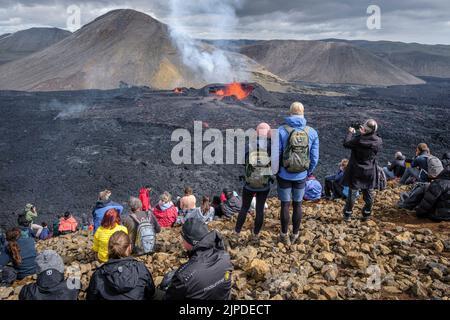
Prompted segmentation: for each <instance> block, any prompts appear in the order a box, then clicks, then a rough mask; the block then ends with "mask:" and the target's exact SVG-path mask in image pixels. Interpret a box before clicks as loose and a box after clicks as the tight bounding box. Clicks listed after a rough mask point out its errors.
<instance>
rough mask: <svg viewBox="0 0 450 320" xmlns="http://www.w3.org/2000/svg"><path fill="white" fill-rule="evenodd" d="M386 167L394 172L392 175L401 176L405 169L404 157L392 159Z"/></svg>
mask: <svg viewBox="0 0 450 320" xmlns="http://www.w3.org/2000/svg"><path fill="white" fill-rule="evenodd" d="M388 169H389V170H390V171H392V172H394V175H395V176H396V177H398V178H401V177H402V176H403V174H404V173H405V170H406V164H405V157H403V159H394V161H392V163H391V165H390V166H388Z"/></svg>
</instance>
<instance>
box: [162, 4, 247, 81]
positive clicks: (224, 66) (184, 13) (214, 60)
mask: <svg viewBox="0 0 450 320" xmlns="http://www.w3.org/2000/svg"><path fill="white" fill-rule="evenodd" d="M242 1H244V0H195V1H187V0H169V4H170V10H171V12H170V16H169V18H170V20H171V23H170V35H171V37H172V39H173V41H174V42H175V44H176V46H177V47H178V49H179V50H180V51H181V54H182V58H183V63H184V64H185V65H187V66H188V67H189V68H191V69H192V70H193V71H194V72H195V73H196V74H198V75H199V76H200V77H201V78H202V79H203V80H204V81H206V82H208V83H212V82H232V81H234V80H236V81H245V80H247V79H246V76H245V74H244V73H243V72H241V71H240V70H237V69H238V68H233V64H234V65H239V63H235V62H234V61H230V56H231V55H229V54H227V53H225V52H224V51H222V50H219V49H217V48H213V49H211V48H210V47H208V48H205V47H204V46H202V44H201V43H200V42H199V41H196V40H195V39H193V38H191V37H190V36H189V30H188V29H189V27H188V24H187V23H186V19H191V20H190V23H192V22H193V19H203V20H202V25H204V24H208V25H209V26H208V27H206V29H207V30H208V31H214V33H215V35H216V38H217V39H224V38H226V37H227V36H226V35H227V34H228V33H229V32H233V30H234V29H235V27H236V26H237V21H238V19H237V16H236V9H237V8H238V7H239V6H240V5H241V4H242ZM194 23H195V22H194ZM236 62H237V61H236Z"/></svg>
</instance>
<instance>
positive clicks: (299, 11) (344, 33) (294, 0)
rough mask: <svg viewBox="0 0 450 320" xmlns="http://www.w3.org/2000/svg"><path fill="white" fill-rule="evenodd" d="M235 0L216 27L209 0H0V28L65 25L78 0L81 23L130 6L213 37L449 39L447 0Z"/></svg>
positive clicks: (0, 30) (3, 30)
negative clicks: (231, 19)
mask: <svg viewBox="0 0 450 320" xmlns="http://www.w3.org/2000/svg"><path fill="white" fill-rule="evenodd" d="M224 1H228V2H231V3H233V4H234V6H235V8H236V16H237V17H238V23H237V27H235V28H233V29H230V30H223V26H222V27H221V30H217V29H216V26H218V25H220V24H219V23H216V22H217V21H216V20H217V19H220V14H219V15H214V8H213V7H208V0H186V1H185V3H184V5H185V6H190V5H191V4H193V3H195V4H196V6H198V3H199V2H200V3H204V5H205V6H206V7H207V8H208V10H202V11H203V12H199V13H195V12H194V13H192V10H188V11H189V12H191V15H184V16H179V17H173V15H172V16H171V15H170V10H169V7H168V1H166V0H153V1H148V0H123V1H118V0H112V1H103V0H73V1H72V0H61V1H57V0H42V1H38V0H19V1H10V0H0V4H1V5H0V34H2V33H7V32H14V31H17V30H20V29H25V28H29V27H32V26H55V27H60V28H66V19H67V13H66V9H67V7H68V6H69V5H73V4H76V5H79V6H80V8H81V12H82V16H81V18H82V21H81V22H82V24H85V23H88V22H89V21H91V20H92V19H95V18H96V17H98V16H99V15H101V14H104V13H106V12H107V11H109V10H111V9H116V8H133V9H136V10H139V11H143V12H145V13H148V14H151V15H153V16H154V17H155V18H157V19H160V20H162V21H164V22H166V23H168V24H171V19H183V21H184V22H183V23H184V25H185V26H186V30H188V31H189V32H190V33H191V35H192V36H194V37H199V38H210V39H214V38H216V37H217V34H218V33H219V31H220V34H221V35H222V36H226V37H227V38H233V39H238V38H248V39H275V38H279V39H321V38H330V37H338V38H347V39H368V40H394V41H405V42H421V43H444V44H450V1H448V0H409V1H389V0H377V1H372V0H369V1H367V0H341V1H331V0H323V1H317V0H278V1H274V0H224ZM371 4H376V5H378V6H380V8H381V14H382V15H381V19H382V20H381V26H382V29H381V30H369V29H368V28H367V27H366V20H367V17H368V14H367V13H366V9H367V7H368V6H369V5H371Z"/></svg>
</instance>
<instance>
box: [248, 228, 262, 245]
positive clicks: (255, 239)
mask: <svg viewBox="0 0 450 320" xmlns="http://www.w3.org/2000/svg"><path fill="white" fill-rule="evenodd" d="M259 240H260V237H259V233H258V234H254V233H253V231H252V234H251V235H250V241H251V242H254V243H258V242H259Z"/></svg>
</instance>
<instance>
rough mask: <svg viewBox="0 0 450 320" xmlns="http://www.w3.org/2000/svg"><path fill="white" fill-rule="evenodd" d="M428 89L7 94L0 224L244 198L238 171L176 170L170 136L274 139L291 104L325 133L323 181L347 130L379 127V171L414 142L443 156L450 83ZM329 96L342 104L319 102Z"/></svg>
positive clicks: (2, 115)
mask: <svg viewBox="0 0 450 320" xmlns="http://www.w3.org/2000/svg"><path fill="white" fill-rule="evenodd" d="M427 81H428V84H426V85H418V86H397V87H389V88H363V87H355V86H347V87H342V86H333V87H324V86H320V87H317V88H316V89H317V92H318V93H317V94H302V93H269V92H267V91H265V90H264V88H262V87H259V86H256V87H255V90H254V91H253V92H252V94H251V95H250V96H249V97H248V98H247V99H245V100H243V101H239V100H236V99H234V98H230V97H225V98H221V97H217V96H215V95H214V94H211V93H210V92H209V91H208V88H204V89H201V90H193V89H192V90H189V89H183V90H181V91H182V92H181V93H175V92H173V91H155V90H152V89H149V88H125V89H117V90H111V91H97V90H91V91H70V92H69V91H66V92H34V93H30V92H13V91H3V92H0V123H1V125H0V225H2V226H7V225H10V224H11V223H13V222H14V221H15V219H16V215H17V213H18V212H20V211H21V210H23V207H24V206H25V204H26V203H28V202H31V203H34V204H35V205H36V206H37V208H38V210H39V212H40V217H39V219H38V221H37V222H42V221H46V222H48V223H49V222H51V220H52V219H53V217H54V216H55V215H56V214H61V213H62V212H64V211H65V210H71V211H72V212H73V213H74V214H75V215H77V216H80V215H81V214H83V213H87V214H89V213H90V212H91V210H92V206H93V205H94V203H95V201H96V196H97V193H98V191H100V190H102V189H104V188H109V189H111V190H112V192H113V195H112V198H113V200H115V201H117V202H120V203H123V204H125V203H126V201H127V199H128V197H129V196H130V195H137V193H138V189H139V188H140V187H141V186H143V185H144V184H150V185H151V186H152V187H153V190H154V191H153V193H152V195H151V200H152V204H154V203H156V202H157V198H158V196H159V194H160V193H161V192H163V191H165V190H167V191H169V192H171V193H172V194H173V195H174V196H176V195H181V193H182V190H183V188H184V187H185V186H186V185H189V186H192V187H193V189H194V190H195V194H196V195H197V196H198V197H201V196H202V195H203V194H208V195H211V196H212V195H216V194H218V193H219V192H220V191H221V190H222V188H223V187H225V186H229V187H233V188H234V189H235V190H237V191H238V192H240V190H241V186H242V183H241V182H240V181H239V176H240V175H242V174H243V166H242V165H206V164H202V165H184V164H182V165H175V164H173V162H172V160H171V151H172V148H173V147H174V146H175V145H176V144H177V143H178V142H172V141H171V135H172V132H173V131H174V130H175V129H179V128H185V129H188V130H189V131H191V132H192V131H193V127H194V120H197V121H203V123H204V127H209V128H217V129H220V130H222V131H225V130H226V129H238V128H241V129H244V130H246V129H249V128H252V127H255V126H256V125H257V124H258V123H260V122H263V121H264V122H267V123H269V124H270V125H271V126H272V127H273V128H276V127H277V126H279V125H280V124H281V123H282V122H283V118H284V117H285V116H286V115H287V111H288V108H289V105H290V104H291V103H292V102H293V101H296V100H299V101H302V102H303V103H304V105H305V108H306V111H305V116H306V118H307V120H308V124H309V125H310V126H312V127H314V128H316V129H317V130H318V132H319V136H320V163H319V166H318V168H317V171H316V172H315V175H316V176H318V177H320V178H321V179H322V178H323V177H324V176H325V175H327V174H330V173H333V172H334V171H335V170H336V167H337V163H338V161H339V160H340V159H341V158H344V157H347V156H348V155H349V153H348V151H347V150H345V149H343V147H342V140H343V138H344V136H345V133H346V130H347V128H348V127H349V125H350V124H352V123H354V122H358V121H363V120H365V119H367V118H375V119H376V120H378V122H379V124H380V136H381V137H382V138H383V139H384V149H383V152H382V153H381V154H380V161H379V162H380V164H381V165H385V163H386V162H387V161H388V160H390V159H391V157H392V155H393V154H394V152H395V151H397V150H401V151H402V152H404V153H405V154H406V155H407V156H410V157H412V156H413V152H414V148H415V145H417V144H418V143H419V142H427V143H428V144H429V145H430V148H431V150H432V152H433V153H434V154H435V155H437V156H441V155H442V154H443V153H444V152H445V151H449V150H450V122H449V118H450V80H437V79H427ZM323 90H330V91H334V92H338V93H342V94H345V95H344V96H330V95H321V94H320V92H322V91H323ZM206 145H208V143H206V142H205V143H204V145H203V146H206ZM275 189H276V188H275V187H274V188H273V192H274V194H275Z"/></svg>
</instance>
